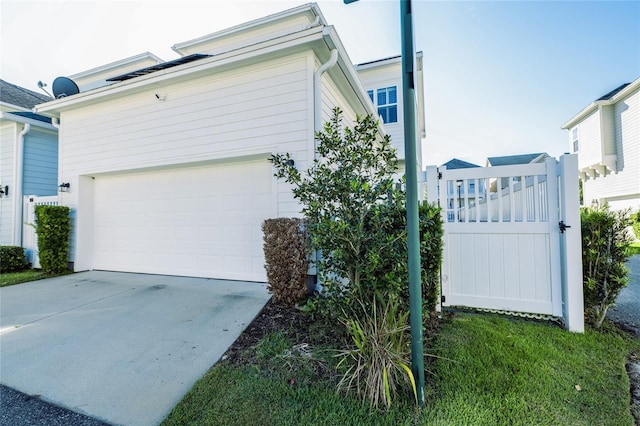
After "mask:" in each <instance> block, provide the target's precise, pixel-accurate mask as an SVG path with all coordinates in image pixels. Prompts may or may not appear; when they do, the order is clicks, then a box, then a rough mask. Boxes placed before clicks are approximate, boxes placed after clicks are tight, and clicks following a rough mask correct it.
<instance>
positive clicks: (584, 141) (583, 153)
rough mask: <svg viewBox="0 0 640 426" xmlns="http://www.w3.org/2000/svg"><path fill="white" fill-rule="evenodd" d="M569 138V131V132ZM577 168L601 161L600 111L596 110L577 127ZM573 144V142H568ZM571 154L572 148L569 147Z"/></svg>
mask: <svg viewBox="0 0 640 426" xmlns="http://www.w3.org/2000/svg"><path fill="white" fill-rule="evenodd" d="M569 135H570V136H569V137H571V130H570V131H569ZM578 141H579V145H580V147H579V152H580V155H579V157H578V162H579V164H578V168H579V169H582V168H584V167H589V166H592V165H594V164H598V163H600V162H601V161H602V139H601V135H600V111H599V110H596V111H594V112H593V113H592V114H591V115H589V116H588V117H587V118H585V119H584V120H583V121H582V122H581V123H580V124H579V125H578ZM569 143H573V141H569ZM570 148H571V151H572V152H573V146H571V147H570Z"/></svg>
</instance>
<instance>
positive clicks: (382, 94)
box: [378, 89, 387, 105]
mask: <svg viewBox="0 0 640 426" xmlns="http://www.w3.org/2000/svg"><path fill="white" fill-rule="evenodd" d="M386 104H387V91H386V90H385V89H379V90H378V105H386Z"/></svg>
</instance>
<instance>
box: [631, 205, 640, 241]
mask: <svg viewBox="0 0 640 426" xmlns="http://www.w3.org/2000/svg"><path fill="white" fill-rule="evenodd" d="M631 219H632V222H633V223H632V226H633V233H634V234H636V240H640V210H638V212H636V213H635V214H632V215H631Z"/></svg>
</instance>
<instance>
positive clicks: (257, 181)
mask: <svg viewBox="0 0 640 426" xmlns="http://www.w3.org/2000/svg"><path fill="white" fill-rule="evenodd" d="M271 188H272V185H271V165H270V164H269V163H268V162H267V161H266V160H263V161H254V162H245V163H234V164H225V165H216V166H210V167H198V168H190V169H179V170H166V171H156V172H150V173H137V174H130V175H121V176H104V177H98V178H96V181H95V243H94V256H93V259H94V269H106V270H118V271H127V272H144V273H159V274H171V275H187V276H205V277H212V278H227V279H242V280H254V281H263V282H264V281H266V274H265V271H264V255H263V252H262V230H261V225H262V222H263V221H264V220H265V219H267V218H269V217H273V216H274V214H273V211H272V210H273V208H272V206H273V198H272V197H273V195H272V190H271Z"/></svg>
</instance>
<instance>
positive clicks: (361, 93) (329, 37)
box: [322, 26, 387, 136]
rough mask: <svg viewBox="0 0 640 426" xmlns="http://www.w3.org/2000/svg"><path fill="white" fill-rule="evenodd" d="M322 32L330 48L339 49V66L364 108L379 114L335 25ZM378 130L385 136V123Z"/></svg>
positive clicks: (371, 112) (330, 70)
mask: <svg viewBox="0 0 640 426" xmlns="http://www.w3.org/2000/svg"><path fill="white" fill-rule="evenodd" d="M322 32H323V37H324V40H325V43H326V44H327V46H328V47H329V49H337V50H338V66H339V68H340V69H341V70H342V73H343V74H344V76H345V78H346V79H347V81H348V83H349V85H350V86H351V88H352V89H353V91H354V93H355V94H356V97H357V99H358V101H360V103H361V104H362V106H363V107H364V109H365V110H366V111H367V113H368V114H371V115H373V116H374V117H375V116H376V115H377V114H378V111H376V109H375V107H374V106H373V104H372V103H371V99H370V98H369V95H368V94H367V91H366V90H365V88H364V86H363V85H362V82H361V81H360V77H359V76H358V71H356V68H355V66H354V65H353V62H351V59H350V58H349V55H348V54H347V51H346V49H345V48H344V45H343V44H342V41H341V40H340V38H339V37H338V34H337V32H336V30H335V28H334V27H333V26H326V27H324V28H323V30H322ZM333 69H334V68H332V69H329V71H328V72H329V73H330V74H331V73H332V72H333ZM378 130H379V132H380V134H381V135H383V136H384V135H386V134H387V132H386V131H385V130H384V125H383V124H382V123H379V124H378Z"/></svg>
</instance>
